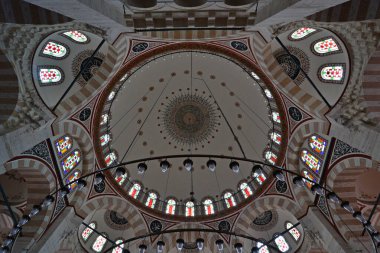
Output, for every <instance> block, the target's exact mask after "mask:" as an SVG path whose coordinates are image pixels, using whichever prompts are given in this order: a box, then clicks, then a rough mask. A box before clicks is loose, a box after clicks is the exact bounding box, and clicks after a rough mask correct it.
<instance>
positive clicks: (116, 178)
mask: <svg viewBox="0 0 380 253" xmlns="http://www.w3.org/2000/svg"><path fill="white" fill-rule="evenodd" d="M127 177H128V173H127V172H125V173H124V175H121V176H119V177H118V176H116V175H115V181H116V182H117V183H118V184H119V185H122V184H123V183H124V182H125V179H127Z"/></svg>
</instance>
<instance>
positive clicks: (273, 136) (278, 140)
mask: <svg viewBox="0 0 380 253" xmlns="http://www.w3.org/2000/svg"><path fill="white" fill-rule="evenodd" d="M270 138H271V140H272V141H274V142H275V143H276V144H278V145H280V144H281V134H279V133H276V132H272V133H271V134H270Z"/></svg>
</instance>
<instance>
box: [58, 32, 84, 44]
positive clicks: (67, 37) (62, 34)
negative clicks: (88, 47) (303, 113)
mask: <svg viewBox="0 0 380 253" xmlns="http://www.w3.org/2000/svg"><path fill="white" fill-rule="evenodd" d="M70 31H73V30H65V31H62V32H61V33H59V35H61V36H62V37H64V38H66V39H68V40H70V41H72V42H74V43H77V44H80V45H85V44H88V43H90V42H91V38H90V36H88V35H87V34H86V33H84V32H83V31H79V30H77V31H78V32H80V33H82V34H83V35H84V36H86V38H87V41H85V42H79V41H76V40H74V39H72V38H71V37H69V36H67V35H65V34H64V33H65V32H70Z"/></svg>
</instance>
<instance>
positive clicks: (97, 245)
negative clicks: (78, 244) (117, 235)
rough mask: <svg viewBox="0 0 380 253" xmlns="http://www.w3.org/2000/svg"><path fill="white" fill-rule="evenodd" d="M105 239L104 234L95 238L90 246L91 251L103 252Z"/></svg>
mask: <svg viewBox="0 0 380 253" xmlns="http://www.w3.org/2000/svg"><path fill="white" fill-rule="evenodd" d="M106 237H107V235H106V234H103V235H99V236H98V237H96V240H95V242H94V244H92V249H93V250H94V251H95V252H101V251H102V250H103V248H104V245H106V242H107V239H106Z"/></svg>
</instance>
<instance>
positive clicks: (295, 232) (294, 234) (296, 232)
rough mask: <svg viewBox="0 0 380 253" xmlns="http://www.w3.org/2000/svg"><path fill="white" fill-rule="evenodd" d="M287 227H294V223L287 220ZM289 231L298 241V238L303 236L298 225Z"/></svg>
mask: <svg viewBox="0 0 380 253" xmlns="http://www.w3.org/2000/svg"><path fill="white" fill-rule="evenodd" d="M285 227H286V229H289V228H291V227H293V224H292V223H290V222H287V223H286V225H285ZM289 233H290V234H291V235H292V237H293V238H294V240H296V241H298V239H299V238H300V237H301V233H300V231H298V229H297V228H296V227H294V228H292V229H290V230H289Z"/></svg>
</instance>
